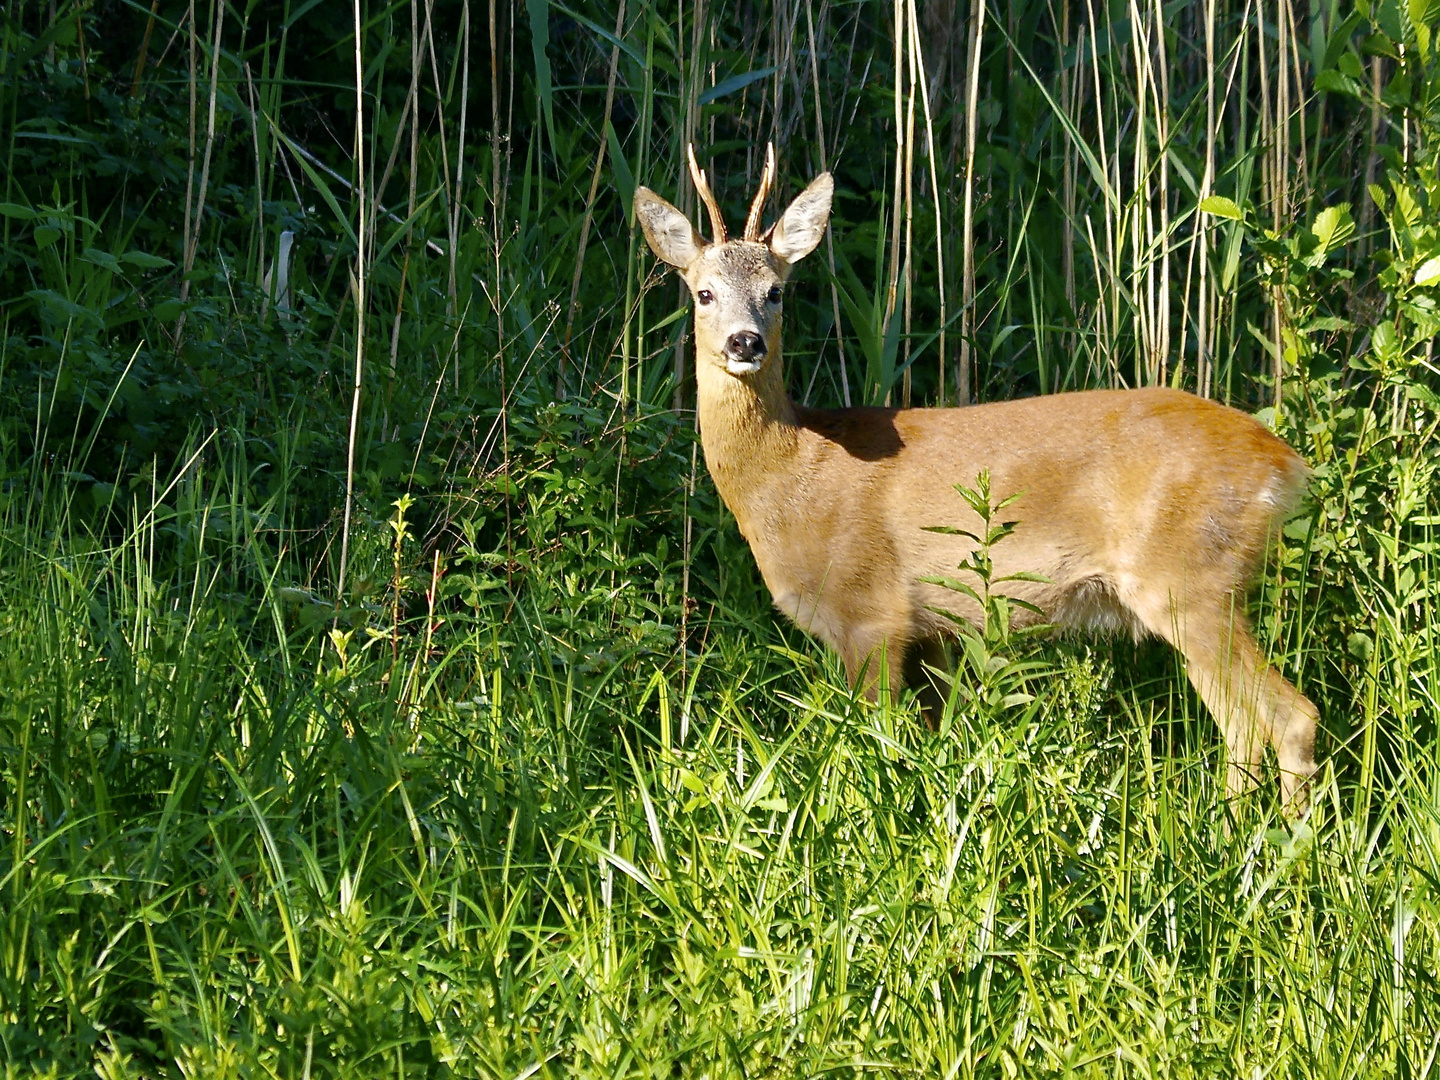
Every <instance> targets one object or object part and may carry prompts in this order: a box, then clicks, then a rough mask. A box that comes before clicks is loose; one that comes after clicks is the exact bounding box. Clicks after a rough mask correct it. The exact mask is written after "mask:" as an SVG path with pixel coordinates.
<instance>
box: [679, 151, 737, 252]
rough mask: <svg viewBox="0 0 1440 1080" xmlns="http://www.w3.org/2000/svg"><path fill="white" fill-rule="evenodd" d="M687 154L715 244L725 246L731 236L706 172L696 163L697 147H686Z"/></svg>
mask: <svg viewBox="0 0 1440 1080" xmlns="http://www.w3.org/2000/svg"><path fill="white" fill-rule="evenodd" d="M685 153H686V155H687V156H688V157H689V158H690V179H691V180H693V181H695V194H697V195H699V196H700V201H701V202H703V203H704V204H705V209H706V210H708V211H709V212H710V231H711V232H712V233H714V234H715V243H717V244H723V243H725V241H726V240H728V239H730V236H729V234H728V233H727V232H726V231H725V219H724V217H722V216H721V214H720V207H719V206H718V205H717V204H716V202H715V195H714V194H713V193H712V192H711V190H710V184H709V183H708V182H707V181H706V179H705V171H704V170H703V169H701V168H700V166H699V165H698V164H697V163H696V161H695V147H694V146H686V147H685Z"/></svg>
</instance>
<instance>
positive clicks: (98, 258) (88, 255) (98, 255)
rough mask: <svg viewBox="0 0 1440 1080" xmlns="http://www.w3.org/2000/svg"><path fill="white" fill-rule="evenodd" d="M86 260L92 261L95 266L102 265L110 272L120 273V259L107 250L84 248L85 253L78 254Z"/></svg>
mask: <svg viewBox="0 0 1440 1080" xmlns="http://www.w3.org/2000/svg"><path fill="white" fill-rule="evenodd" d="M80 257H81V258H82V259H84V260H85V261H86V262H89V263H94V264H95V265H96V266H100V267H104V268H105V269H106V270H109V271H110V272H111V273H112V274H118V273H121V272H122V271H121V267H120V260H119V259H117V258H115V256H114V255H111V254H110V252H108V251H101V250H100V249H99V248H86V249H85V253H84V254H83V255H81V256H80Z"/></svg>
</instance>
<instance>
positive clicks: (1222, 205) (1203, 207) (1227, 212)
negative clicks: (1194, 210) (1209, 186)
mask: <svg viewBox="0 0 1440 1080" xmlns="http://www.w3.org/2000/svg"><path fill="white" fill-rule="evenodd" d="M1200 211H1201V213H1205V214H1214V215H1215V216H1216V217H1223V218H1228V219H1229V220H1231V221H1240V220H1242V219H1243V218H1244V216H1245V215H1244V214H1243V213H1241V211H1240V207H1238V206H1237V205H1235V200H1234V199H1227V198H1226V197H1225V196H1224V195H1211V196H1210V197H1209V198H1206V199H1201V200H1200Z"/></svg>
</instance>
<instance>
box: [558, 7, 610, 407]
mask: <svg viewBox="0 0 1440 1080" xmlns="http://www.w3.org/2000/svg"><path fill="white" fill-rule="evenodd" d="M624 32H625V0H620V6H619V10H618V11H617V12H616V13H615V40H616V44H615V45H613V46H612V47H611V49H610V74H609V76H608V77H607V78H606V80H605V112H604V114H603V115H602V116H601V118H600V138H599V140H598V142H599V145H598V146H597V147H596V148H595V167H594V169H592V170H591V172H590V193H589V194H588V195H587V196H586V197H585V215H584V218H583V219H582V220H581V222H580V243H579V246H578V247H577V249H576V252H575V276H574V277H572V278H571V279H570V304H569V306H568V307H567V308H566V315H565V340H564V341H563V343H562V344H561V346H560V364H559V371H558V372H557V373H556V375H555V396H556V397H557V398H563V397H564V396H565V366H566V364H567V363H568V362H569V360H570V337H571V335H572V334H573V333H574V330H575V312H576V310H577V309H578V307H579V305H580V277H581V274H582V272H583V271H584V269H585V248H586V245H588V244H589V242H590V223H591V221H592V220H593V219H594V215H595V197H596V195H597V194H598V193H599V190H600V170H601V169H602V168H603V167H604V165H605V148H606V145H607V143H608V138H607V136H606V132H607V131H609V130H610V117H611V116H612V115H613V113H614V108H615V77H616V75H617V73H618V72H619V68H620V45H619V41H620V39H621V36H622V35H623V34H624Z"/></svg>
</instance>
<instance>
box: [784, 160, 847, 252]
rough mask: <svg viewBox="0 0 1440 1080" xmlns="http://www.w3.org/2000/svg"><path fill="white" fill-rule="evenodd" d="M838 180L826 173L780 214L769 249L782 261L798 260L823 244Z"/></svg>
mask: <svg viewBox="0 0 1440 1080" xmlns="http://www.w3.org/2000/svg"><path fill="white" fill-rule="evenodd" d="M834 194H835V179H834V177H832V176H831V175H830V174H829V173H828V172H823V173H821V174H820V175H819V176H817V177H816V178H815V179H814V180H812V181H810V186H809V187H807V188H806V189H805V190H804V191H802V192H801V193H800V194H799V195H798V196H797V197H796V199H795V201H794V202H792V203H791V204H790V205H789V206H788V207H786V209H785V213H783V214H781V215H780V220H779V221H777V222H776V223H775V225H774V227H773V228H772V229H771V230H770V250H771V251H772V252H774V254H775V257H776V258H777V259H779V260H780V261H781V262H783V263H785V264H787V265H789V264H791V263H797V262H799V261H800V260H801V259H803V258H804V257H805V256H806V255H809V254H810V253H811V252H812V251H814V250H815V249H816V248H817V247H818V246H819V245H820V238H821V237H822V236H824V235H825V223H826V222H827V221H829V220H830V199H831V197H832V196H834Z"/></svg>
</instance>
